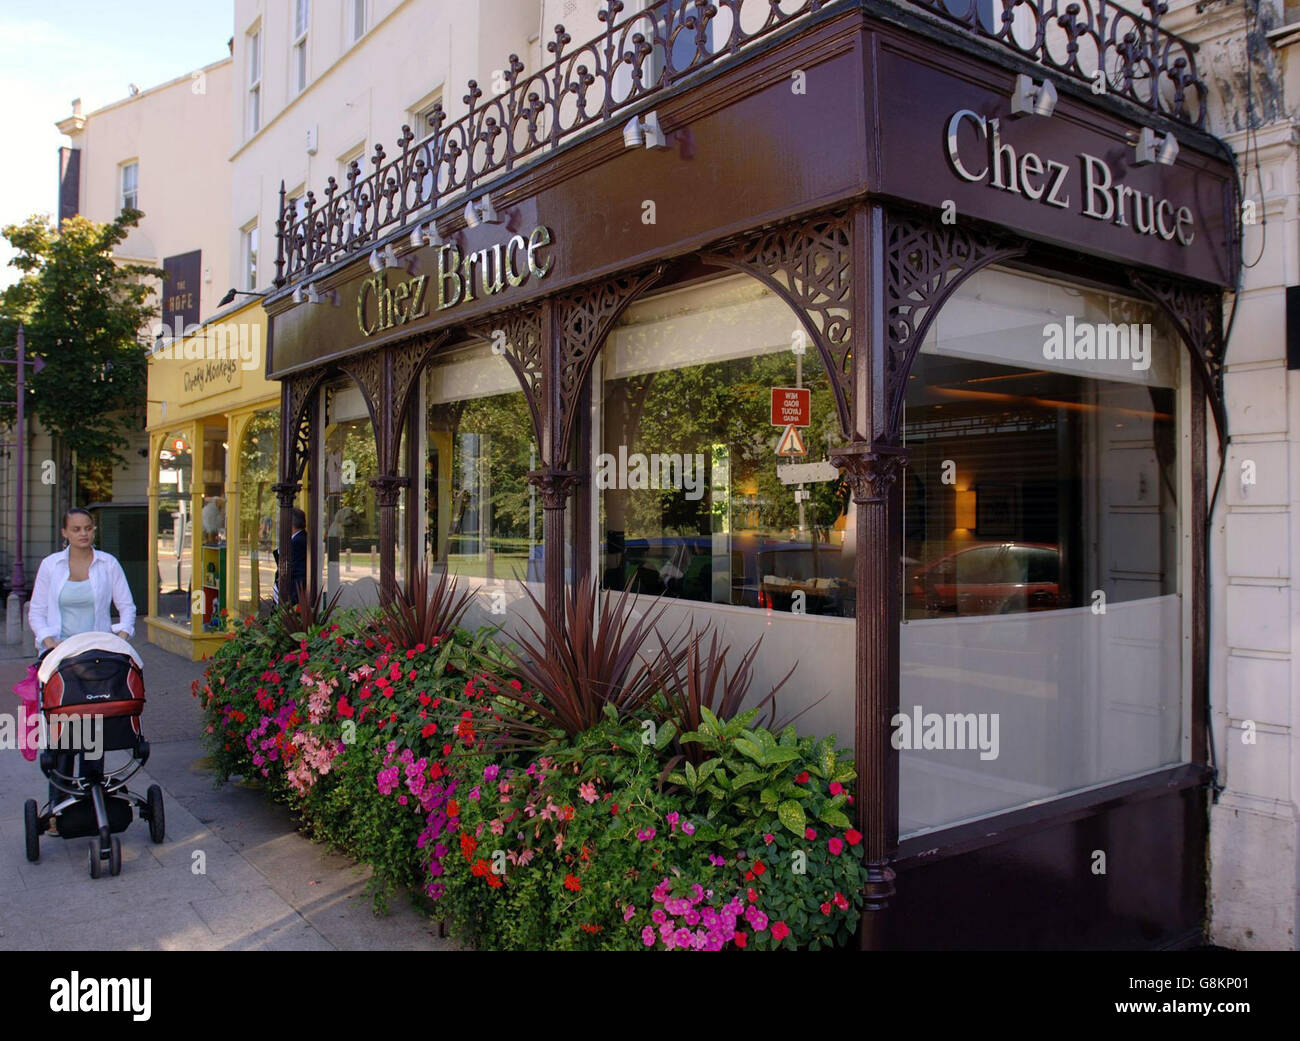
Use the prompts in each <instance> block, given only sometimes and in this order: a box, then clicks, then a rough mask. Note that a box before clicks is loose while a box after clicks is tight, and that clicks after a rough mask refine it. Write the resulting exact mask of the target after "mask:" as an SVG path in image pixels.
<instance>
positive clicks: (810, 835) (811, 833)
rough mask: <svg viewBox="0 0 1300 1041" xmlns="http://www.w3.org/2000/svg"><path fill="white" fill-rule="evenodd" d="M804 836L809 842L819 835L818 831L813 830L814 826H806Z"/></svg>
mask: <svg viewBox="0 0 1300 1041" xmlns="http://www.w3.org/2000/svg"><path fill="white" fill-rule="evenodd" d="M803 837H804V838H806V839H807V840H808V841H809V842H812V841H813V839H815V838H816V837H817V832H815V831H813V830H812V828H805V829H804V833H803Z"/></svg>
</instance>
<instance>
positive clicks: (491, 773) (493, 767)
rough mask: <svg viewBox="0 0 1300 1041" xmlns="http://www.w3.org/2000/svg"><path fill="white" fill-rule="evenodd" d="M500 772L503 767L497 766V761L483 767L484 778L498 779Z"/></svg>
mask: <svg viewBox="0 0 1300 1041" xmlns="http://www.w3.org/2000/svg"><path fill="white" fill-rule="evenodd" d="M500 772H501V767H499V766H497V764H496V763H488V765H487V766H485V767H483V780H485V781H495V780H496V779H497V774H499V773H500Z"/></svg>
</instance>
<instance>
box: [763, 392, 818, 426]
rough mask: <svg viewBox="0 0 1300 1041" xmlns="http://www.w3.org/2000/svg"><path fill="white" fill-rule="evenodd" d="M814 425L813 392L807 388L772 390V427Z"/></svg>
mask: <svg viewBox="0 0 1300 1041" xmlns="http://www.w3.org/2000/svg"><path fill="white" fill-rule="evenodd" d="M811 425H812V391H811V390H809V389H807V388H806V387H773V388H772V426H774V427H806V426H811Z"/></svg>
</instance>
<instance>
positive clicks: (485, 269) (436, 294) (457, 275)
mask: <svg viewBox="0 0 1300 1041" xmlns="http://www.w3.org/2000/svg"><path fill="white" fill-rule="evenodd" d="M551 242H552V238H551V229H550V228H547V227H546V226H545V225H541V224H539V225H538V226H537V227H535V228H534V229H533V230H532V231H531V232H530V233H529V235H528V237H527V238H525V237H524V236H523V235H513V236H511V237H510V238H509V239H507V240H506V241H505V242H497V243H494V244H493V245H491V246H488V247H485V248H484V249H479V250H473V251H470V252H465V253H462V251H461V249H460V247H459V246H457V245H455V244H452V243H447V244H445V245H442V246H439V247H437V265H436V266H437V270H436V271H435V272H434V273H433V274H431V275H430V274H417V275H412V276H410V277H408V278H399V279H398V280H396V281H395V282H394V283H393V284H392V285H390V284H389V272H388V271H381V272H380V273H379V274H377V275H375V276H373V277H371V278H367V279H365V280H364V281H363V282H362V283H361V285H360V287H358V289H357V328H358V329H360V331H361V335H362V336H374V335H375V334H376V333H380V332H386V331H387V330H389V329H393V328H395V327H397V326H399V325H406V324H407V323H408V322H414V321H417V320H418V319H421V318H426V317H428V316H429V314H431V313H433V312H437V311H445V310H447V309H448V308H450V307H455V306H456V305H457V304H462V303H469V302H471V301H472V300H474V299H475V298H476V296H478V295H481V296H484V297H487V296H495V295H496V294H497V293H500V292H502V291H503V290H504V289H505V288H506V287H507V286H510V287H515V286H522V285H523V284H524V283H525V282H527V281H528V279H529V278H530V277H532V278H536V279H539V280H540V279H542V278H545V277H546V275H547V273H548V272H549V271H550V270H551V267H552V265H553V263H554V258H551V257H543V256H542V250H543V249H544V248H545V247H547V246H549V245H550V244H551Z"/></svg>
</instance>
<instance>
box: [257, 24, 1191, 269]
mask: <svg viewBox="0 0 1300 1041" xmlns="http://www.w3.org/2000/svg"><path fill="white" fill-rule="evenodd" d="M836 2H837V0H656V2H655V3H652V4H649V5H647V6H646V8H645V9H644V10H640V11H625V7H626V5H625V4H624V3H623V2H622V0H606V3H605V5H604V7H603V8H602V10H601V11H600V12H599V18H600V20H601V22H603V23H604V26H605V28H604V31H603V32H602V33H601V34H600V35H599V36H596V37H595V38H593V39H591V40H588V41H586V42H585V43H583V44H581V45H579V46H577V47H573V46H572V43H573V40H572V37H571V36H570V35H569V33H568V32H566V31H565V29H564V26H563V25H557V26H556V27H555V31H554V33H553V34H552V36H551V38H550V40H548V42H547V44H546V53H547V54H548V55H549V56H550V60H549V61H548V62H547V64H545V65H544V66H543V67H542V68H540V69H538V70H537V71H536V72H533V73H530V74H528V75H525V74H524V64H523V62H521V61H520V60H519V57H518V56H517V55H513V54H512V55H511V56H510V58H509V61H508V62H507V63H506V66H505V67H504V68H503V70H502V78H503V80H504V82H505V84H506V89H505V90H504V91H503V92H502V93H500V94H498V95H495V96H493V97H486V96H485V94H484V91H483V89H482V88H481V87H480V86H479V85H478V83H477V82H476V81H474V80H470V82H469V85H468V87H467V90H466V93H465V95H464V96H463V101H464V103H465V105H466V107H467V108H466V112H465V114H464V115H463V116H461V117H460V118H459V119H456V120H453V121H451V122H448V121H447V118H446V115H445V113H444V112H443V110H442V108H441V106H438V107H435V109H434V112H433V115H432V116H431V117H430V126H429V128H427V129H426V128H423V127H419V128H416V130H412V129H411V127H409V126H403V127H402V128H401V131H400V133H399V134H398V139H397V142H396V146H395V151H394V152H393V153H392V154H391V155H390V154H389V152H388V151H386V150H385V148H384V147H383V145H379V144H377V145H376V146H375V149H374V152H373V153H372V154H371V155H370V156H369V158H368V159H367V160H366V162H365V163H364V164H362V162H361V161H359V160H358V161H355V162H353V163H352V164H351V165H350V166H349V167H348V170H347V173H346V175H345V177H344V183H343V184H340V183H339V182H338V181H337V180H336V179H335V178H333V177H331V178H329V180H328V181H327V182H326V186H325V190H324V192H323V193H322V194H321V195H317V194H316V193H315V192H314V191H309V192H307V194H306V195H305V196H304V198H303V199H301V200H298V201H297V202H296V204H294V205H292V206H291V205H290V203H289V201H288V199H287V197H286V195H285V192H284V190H283V189H284V186H283V185H281V191H280V208H279V216H278V219H277V221H276V242H277V247H276V261H275V270H276V275H275V284H276V285H277V286H283V285H287V284H290V283H293V282H295V281H297V280H298V279H301V278H304V277H307V276H310V275H311V274H312V272H314V271H315V270H317V269H318V268H320V267H321V266H322V265H325V264H329V263H331V262H333V261H335V260H338V259H339V258H341V257H344V256H351V255H355V254H357V253H359V252H361V251H362V250H364V249H368V248H369V247H370V244H372V243H374V242H376V241H377V240H378V239H379V238H380V237H381V236H382V235H383V234H384V233H385V232H387V231H388V230H390V229H395V228H398V227H402V226H404V225H406V224H408V223H410V222H412V221H414V220H417V219H427V218H428V217H430V216H432V215H433V214H434V213H435V211H439V210H440V208H441V207H443V205H444V204H446V203H450V202H451V201H452V200H455V199H457V198H459V197H461V196H464V195H466V194H470V193H473V192H475V191H481V190H483V189H484V188H486V187H489V186H490V185H491V183H492V182H493V181H494V180H496V179H497V178H499V177H501V176H504V175H506V174H508V173H510V172H511V171H512V170H514V169H515V168H516V167H518V166H520V165H521V164H522V163H524V162H525V161H527V160H530V159H532V158H533V157H535V156H537V155H538V154H539V153H540V152H542V151H543V150H546V149H554V148H556V147H558V146H560V145H562V144H567V143H568V142H570V141H572V140H576V139H577V138H579V137H580V136H584V135H585V132H586V131H589V130H591V131H598V130H599V129H600V128H601V127H602V126H603V125H604V124H606V123H607V122H608V121H610V120H614V119H617V118H618V117H619V116H620V115H621V114H623V113H627V112H630V111H631V110H633V109H634V108H637V107H640V106H641V105H642V103H643V102H645V101H646V100H647V99H649V98H652V97H654V96H656V95H658V94H661V93H663V92H665V91H667V90H669V89H671V88H673V87H675V86H676V85H677V84H678V83H680V82H682V81H683V80H685V79H687V78H688V77H691V76H693V75H695V74H696V73H699V72H701V71H702V70H704V69H707V68H710V67H713V66H715V65H718V64H720V63H724V62H726V61H728V60H730V59H732V58H734V57H735V56H736V55H737V54H739V53H740V52H742V51H744V50H745V49H746V48H747V47H749V46H750V45H752V44H754V43H755V42H756V41H759V40H762V39H765V38H767V37H769V36H771V35H772V34H773V33H775V32H778V31H780V30H784V29H785V28H787V27H789V26H790V25H791V24H792V23H794V22H797V21H798V20H799V19H801V18H805V17H807V16H809V15H814V14H817V13H818V12H820V11H821V10H822V9H823V8H829V7H831V6H833V5H834V4H835V3H836ZM876 2H877V5H878V6H880V7H882V8H887V7H891V6H892V7H896V8H900V9H903V10H906V9H907V8H909V7H910V8H920V9H922V10H924V11H925V12H928V13H930V14H931V15H932V16H934V20H935V21H936V22H947V23H949V24H953V23H956V24H957V25H959V26H961V27H964V28H965V29H966V30H968V31H969V32H971V33H973V34H975V35H977V36H979V37H982V38H984V39H986V40H989V41H990V42H992V43H994V44H995V45H997V46H1001V47H1004V48H1007V49H1009V50H1011V51H1013V52H1015V53H1016V54H1018V55H1020V56H1022V57H1024V58H1028V59H1030V60H1033V61H1035V62H1038V63H1040V64H1041V65H1042V66H1043V67H1044V69H1045V70H1046V71H1049V72H1051V73H1054V74H1057V75H1061V76H1065V77H1067V78H1070V79H1075V80H1078V81H1080V82H1082V83H1086V84H1088V85H1089V87H1090V88H1091V87H1093V86H1094V85H1095V84H1096V83H1097V82H1099V80H1098V76H1097V74H1098V72H1100V73H1102V79H1104V81H1105V83H1106V91H1107V93H1108V94H1109V95H1113V96H1116V97H1119V98H1123V99H1125V100H1126V101H1128V102H1131V103H1133V104H1136V105H1138V106H1141V107H1142V108H1143V109H1146V110H1148V111H1150V112H1153V113H1158V114H1160V115H1163V116H1165V117H1168V118H1170V119H1174V120H1177V121H1179V122H1182V123H1186V124H1188V125H1190V126H1195V127H1198V128H1201V127H1203V126H1204V123H1205V110H1206V89H1205V84H1204V83H1203V82H1202V80H1201V79H1200V77H1199V76H1198V75H1197V72H1196V61H1195V54H1196V48H1195V47H1194V46H1193V45H1192V44H1190V43H1188V42H1186V41H1184V40H1182V39H1180V38H1179V37H1177V36H1175V35H1173V34H1172V33H1169V32H1167V31H1166V30H1164V29H1162V28H1160V18H1161V16H1162V15H1163V14H1164V12H1165V5H1164V4H1163V3H1159V2H1157V0H1143V7H1144V8H1145V10H1146V12H1147V17H1143V16H1141V15H1139V14H1136V13H1134V12H1133V11H1131V10H1128V9H1127V8H1126V7H1124V6H1121V5H1120V4H1118V3H1116V2H1115V0H1076V2H1071V3H1065V4H1063V3H1062V0H876ZM363 165H364V166H365V167H369V169H364V168H363Z"/></svg>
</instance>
